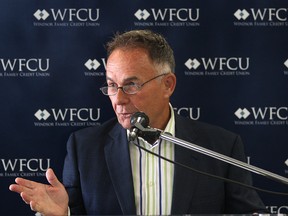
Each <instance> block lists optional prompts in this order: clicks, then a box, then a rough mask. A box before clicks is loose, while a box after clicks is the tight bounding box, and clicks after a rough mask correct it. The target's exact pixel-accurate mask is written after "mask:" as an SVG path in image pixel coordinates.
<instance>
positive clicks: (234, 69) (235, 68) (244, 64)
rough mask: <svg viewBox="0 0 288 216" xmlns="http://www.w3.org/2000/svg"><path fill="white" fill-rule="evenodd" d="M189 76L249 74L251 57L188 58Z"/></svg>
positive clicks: (187, 73)
mask: <svg viewBox="0 0 288 216" xmlns="http://www.w3.org/2000/svg"><path fill="white" fill-rule="evenodd" d="M184 65H185V66H186V68H187V69H188V70H186V71H184V73H185V75H187V76H247V75H250V72H249V67H250V58H249V57H214V58H204V57H201V58H188V59H187V60H186V62H185V63H184Z"/></svg>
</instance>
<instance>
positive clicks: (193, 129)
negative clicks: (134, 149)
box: [63, 115, 265, 215]
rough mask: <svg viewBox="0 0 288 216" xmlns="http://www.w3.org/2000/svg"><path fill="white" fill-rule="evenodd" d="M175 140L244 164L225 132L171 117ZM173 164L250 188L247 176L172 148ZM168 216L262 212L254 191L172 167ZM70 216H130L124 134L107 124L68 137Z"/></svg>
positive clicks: (236, 142)
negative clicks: (86, 215) (172, 215)
mask: <svg viewBox="0 0 288 216" xmlns="http://www.w3.org/2000/svg"><path fill="white" fill-rule="evenodd" d="M175 122H176V137H178V138H180V139H183V140H186V141H188V142H192V143H195V144H197V145H199V146H202V147H205V148H208V149H211V150H213V151H216V152H219V153H221V154H224V155H227V156H230V157H233V158H236V159H238V160H242V161H245V160H246V158H245V155H244V150H243V145H242V142H241V139H240V137H239V136H238V135H236V134H234V133H231V132H229V131H227V130H225V129H222V128H219V127H216V126H212V125H208V124H205V123H201V122H198V121H193V120H191V119H188V118H184V117H181V116H179V115H175ZM175 161H177V162H178V163H181V164H184V165H186V166H189V167H193V168H195V169H198V170H200V171H204V172H208V173H211V174H214V175H218V176H221V177H225V178H229V179H233V180H236V181H239V182H242V183H246V184H249V185H251V184H252V181H251V175H250V173H249V172H247V171H245V170H242V169H240V168H237V167H234V166H232V165H229V164H226V163H224V162H221V161H218V160H216V159H213V158H210V157H208V156H205V155H202V154H200V153H197V152H194V151H191V150H188V149H185V148H183V147H180V146H177V145H176V146H175ZM174 172H175V174H174V187H173V200H172V210H171V211H172V212H171V214H223V213H228V214H229V213H230V214H243V213H254V212H263V211H264V212H265V206H264V205H263V203H262V201H261V199H260V198H259V196H258V195H257V193H256V192H255V191H254V190H251V189H247V188H245V187H241V186H238V185H236V184H232V183H226V182H224V181H221V180H217V179H214V178H211V177H207V176H204V175H201V174H197V173H195V172H193V171H190V170H187V169H185V168H182V167H179V166H175V171H174ZM63 184H64V185H65V187H66V189H67V192H68V194H69V206H70V210H71V214H88V215H107V214H109V215H112V214H116V215H120V214H124V215H135V214H136V207H135V197H134V188H133V178H132V171H131V163H130V154H129V146H128V141H127V134H126V130H125V129H123V128H122V126H121V125H120V124H119V123H118V122H117V120H116V119H112V120H110V121H108V122H106V123H104V124H102V125H101V126H97V127H91V128H85V129H82V130H79V131H77V132H75V133H73V134H71V136H70V138H69V140H68V143H67V156H66V158H65V163H64V169H63Z"/></svg>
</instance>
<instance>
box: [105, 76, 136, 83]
mask: <svg viewBox="0 0 288 216" xmlns="http://www.w3.org/2000/svg"><path fill="white" fill-rule="evenodd" d="M106 80H107V81H112V82H114V80H113V79H112V78H110V77H106ZM135 80H139V78H138V77H137V76H132V77H128V78H126V79H124V80H123V83H125V82H129V81H135Z"/></svg>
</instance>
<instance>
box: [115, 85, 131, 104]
mask: <svg viewBox="0 0 288 216" xmlns="http://www.w3.org/2000/svg"><path fill="white" fill-rule="evenodd" d="M128 97H129V95H127V94H126V93H125V92H124V91H123V89H122V88H118V91H117V94H116V95H115V103H117V104H123V103H126V102H127V101H128V100H129V99H128Z"/></svg>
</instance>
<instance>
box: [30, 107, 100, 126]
mask: <svg viewBox="0 0 288 216" xmlns="http://www.w3.org/2000/svg"><path fill="white" fill-rule="evenodd" d="M100 116H101V112H100V108H63V109H56V108H51V109H38V110H37V111H36V112H35V113H34V117H35V118H36V121H35V122H34V125H35V126H36V127H65V126H66V127H70V126H77V127H83V126H95V125H99V120H100Z"/></svg>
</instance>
